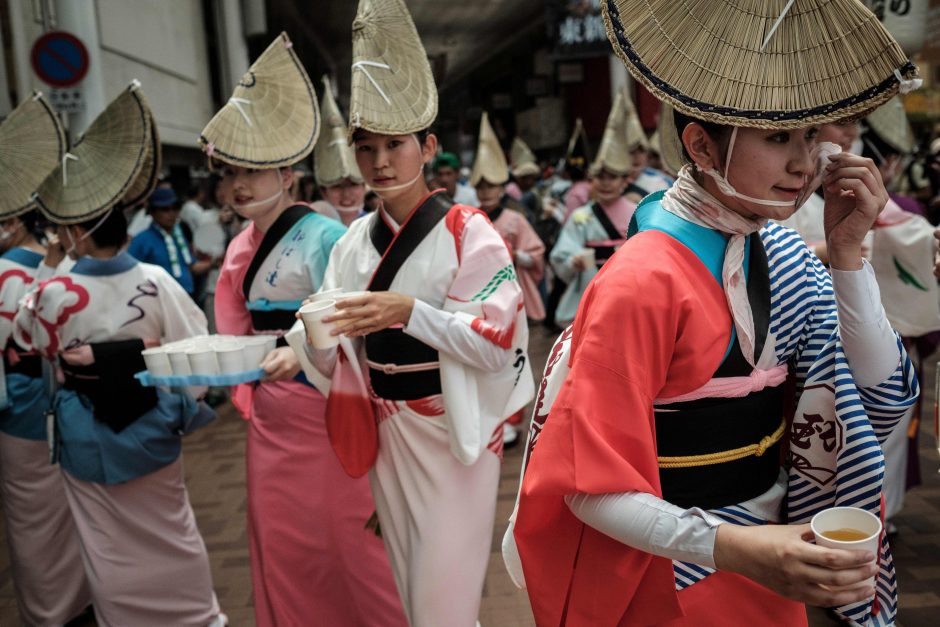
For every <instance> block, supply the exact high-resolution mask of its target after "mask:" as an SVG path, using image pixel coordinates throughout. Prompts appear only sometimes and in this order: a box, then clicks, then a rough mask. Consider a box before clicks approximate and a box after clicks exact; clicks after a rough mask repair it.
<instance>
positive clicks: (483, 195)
mask: <svg viewBox="0 0 940 627" xmlns="http://www.w3.org/2000/svg"><path fill="white" fill-rule="evenodd" d="M476 190H477V200H479V201H480V209H483V210H484V211H486V210H489V209H495V208H496V206H497V205H499V201H500V199H501V198H502V197H503V193H504V192H505V191H506V188H505V187H503V186H502V185H493V184H492V183H490V182H488V181H486V180H485V179H481V180H480V182H479V183H477V186H476Z"/></svg>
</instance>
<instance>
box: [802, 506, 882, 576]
mask: <svg viewBox="0 0 940 627" xmlns="http://www.w3.org/2000/svg"><path fill="white" fill-rule="evenodd" d="M810 527H811V528H812V530H813V536H815V538H816V545H817V546H824V547H826V548H830V549H848V550H850V551H869V552H871V554H872V555H875V556H877V555H878V554H879V552H880V548H881V519H880V518H878V517H877V516H875V515H874V514H872V513H871V512H868V511H865V510H863V509H859V508H857V507H831V508H829V509H827V510H823V511H821V512H819V513H818V514H816V515H815V516H813V519H812V520H811V521H810ZM876 559H877V557H876ZM866 585H870V586H874V585H875V578H874V577H872V578H871V579H866V580H865V581H861V582H859V583H857V584H854V585H852V586H846V587H845V588H836V587H835V586H827V587H828V588H830V589H832V590H843V589H846V588H858V587H861V586H866Z"/></svg>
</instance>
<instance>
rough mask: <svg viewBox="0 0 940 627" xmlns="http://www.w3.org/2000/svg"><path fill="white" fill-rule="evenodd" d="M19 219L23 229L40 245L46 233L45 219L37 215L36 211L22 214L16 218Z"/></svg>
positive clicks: (44, 239)
mask: <svg viewBox="0 0 940 627" xmlns="http://www.w3.org/2000/svg"><path fill="white" fill-rule="evenodd" d="M17 217H18V218H19V219H20V222H22V223H23V229H24V230H25V231H26V232H27V233H29V234H30V235H32V236H33V237H35V238H36V241H37V242H39V243H40V244H42V243H44V242H45V241H46V231H45V227H46V225H47V221H46V219H45V218H44V217H43V216H42V214H40V213H39V211H37V210H35V209H34V210H32V211H27V212H26V213H24V214H21V215H19V216H17Z"/></svg>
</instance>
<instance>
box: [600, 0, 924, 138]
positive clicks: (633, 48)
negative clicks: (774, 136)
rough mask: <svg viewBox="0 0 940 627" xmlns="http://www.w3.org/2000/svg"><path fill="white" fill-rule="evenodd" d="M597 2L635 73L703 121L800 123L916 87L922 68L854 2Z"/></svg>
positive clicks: (861, 108)
mask: <svg viewBox="0 0 940 627" xmlns="http://www.w3.org/2000/svg"><path fill="white" fill-rule="evenodd" d="M601 7H602V9H603V13H604V21H605V23H606V26H607V36H608V38H609V39H610V41H611V43H612V44H613V47H614V51H615V52H616V53H617V55H618V56H620V58H621V60H622V61H623V62H624V64H625V65H626V66H627V69H628V70H629V71H630V73H631V74H633V76H634V77H635V78H636V79H637V80H638V81H640V82H642V83H643V84H644V85H645V86H646V88H647V89H649V90H650V92H651V93H652V94H653V95H654V96H656V97H657V98H659V99H660V100H663V101H666V102H669V104H671V105H673V106H674V107H675V108H677V109H678V110H679V111H682V112H683V113H685V114H687V115H690V116H692V117H695V118H698V119H702V120H707V121H711V122H717V123H722V124H731V125H735V126H749V127H756V128H766V129H775V128H800V127H806V126H810V125H812V124H820V123H824V122H834V121H837V120H839V119H843V118H848V117H853V116H854V117H857V116H860V115H864V113H865V112H867V111H869V110H871V109H872V108H874V107H876V106H878V105H879V104H881V103H883V102H886V101H887V100H888V99H890V98H891V97H892V96H893V95H894V94H896V93H897V92H898V89H899V87H900V88H901V89H903V90H909V89H913V88H915V87H916V86H917V85H916V83H917V81H915V80H914V79H915V77H916V74H917V69H916V68H915V67H914V65H913V64H912V63H911V62H910V61H909V60H908V59H907V57H906V56H905V55H904V52H903V51H902V50H901V48H900V47H899V46H898V44H897V42H895V41H894V39H893V38H892V37H891V35H890V34H889V33H888V31H886V30H885V29H884V27H883V26H882V25H881V23H880V22H879V21H878V19H877V18H876V17H875V16H874V15H873V14H872V13H871V11H869V10H868V9H866V8H865V7H864V5H862V3H861V2H858V1H857V0H829V1H827V2H823V1H821V0H795V1H794V2H793V3H792V4H790V3H788V0H735V1H734V2H731V1H730V0H685V1H684V2H681V3H679V2H675V0H647V1H644V2H640V1H639V0H603V1H602V2H601ZM775 25H776V26H777V28H776V30H774V26H775Z"/></svg>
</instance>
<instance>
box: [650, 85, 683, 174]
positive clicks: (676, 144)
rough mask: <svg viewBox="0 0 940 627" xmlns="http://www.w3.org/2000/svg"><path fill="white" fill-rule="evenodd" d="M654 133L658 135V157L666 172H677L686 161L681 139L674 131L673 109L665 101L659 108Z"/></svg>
mask: <svg viewBox="0 0 940 627" xmlns="http://www.w3.org/2000/svg"><path fill="white" fill-rule="evenodd" d="M656 135H657V136H658V137H659V158H660V159H661V160H662V162H663V167H664V168H665V169H666V170H667V171H668V172H670V173H672V174H677V173H678V172H679V170H681V169H682V166H684V165H685V164H686V163H687V162H686V158H685V154H683V152H682V139H681V138H680V137H679V133H678V131H676V119H675V117H674V116H673V109H672V107H671V106H669V105H668V104H666V103H665V102H664V103H663V105H662V107H660V109H659V124H658V125H657V127H656Z"/></svg>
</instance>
